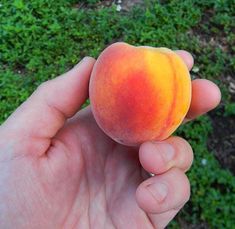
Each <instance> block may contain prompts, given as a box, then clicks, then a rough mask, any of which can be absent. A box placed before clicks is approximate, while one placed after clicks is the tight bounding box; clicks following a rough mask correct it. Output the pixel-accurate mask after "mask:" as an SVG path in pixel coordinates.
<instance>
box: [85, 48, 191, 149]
mask: <svg viewBox="0 0 235 229" xmlns="http://www.w3.org/2000/svg"><path fill="white" fill-rule="evenodd" d="M89 94H90V101H91V107H92V112H93V114H94V117H95V119H96V121H97V123H98V125H99V126H100V128H101V129H102V130H103V131H104V132H105V133H106V134H107V135H108V136H110V137H111V138H112V139H114V140H115V141H117V142H119V143H122V144H125V145H130V146H138V145H140V144H141V143H143V142H145V141H149V140H158V141H161V140H164V139H166V138H167V137H169V136H170V135H171V134H172V133H173V132H174V131H175V130H176V129H177V127H178V126H179V125H180V124H181V122H182V121H183V119H184V117H185V115H186V113H187V111H188V109H189V105H190V101H191V80H190V75H189V72H188V69H187V67H186V65H185V64H184V62H183V61H182V60H181V58H180V57H179V56H178V55H177V54H176V53H174V52H173V51H171V50H169V49H166V48H151V47H144V46H142V47H134V46H131V45H128V44H126V43H115V44H113V45H111V46H109V47H108V48H106V49H105V50H104V51H103V52H102V53H101V55H100V56H99V58H98V60H97V62H96V64H95V66H94V69H93V72H92V75H91V80H90V86H89Z"/></svg>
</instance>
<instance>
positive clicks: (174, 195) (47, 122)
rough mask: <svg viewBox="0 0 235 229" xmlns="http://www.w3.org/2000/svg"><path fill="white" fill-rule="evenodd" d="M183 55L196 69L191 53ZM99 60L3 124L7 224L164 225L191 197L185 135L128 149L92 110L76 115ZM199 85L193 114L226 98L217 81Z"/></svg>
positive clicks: (1, 175) (86, 62)
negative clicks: (103, 128)
mask: <svg viewBox="0 0 235 229" xmlns="http://www.w3.org/2000/svg"><path fill="white" fill-rule="evenodd" d="M178 54H179V55H180V56H181V57H182V58H183V60H184V61H185V63H186V64H187V66H188V68H189V69H191V67H192V65H193V59H192V57H191V55H190V54H188V53H187V52H185V51H178ZM94 62H95V60H94V59H92V58H85V59H83V61H81V62H80V64H78V65H77V66H75V67H74V68H73V69H72V70H71V71H69V72H67V73H65V74H64V75H62V76H60V77H57V78H56V79H53V80H50V81H48V82H46V83H43V84H42V85H41V86H40V87H39V88H38V89H37V90H36V91H35V92H34V93H33V95H32V96H31V97H30V98H29V99H28V100H27V101H26V102H25V103H23V104H22V105H21V106H20V107H19V108H18V109H17V110H16V111H15V112H14V113H13V114H12V115H11V116H10V117H9V118H8V119H7V120H6V122H5V123H3V125H2V126H1V127H0V187H1V188H0V228H4V229H8V228H17V229H18V228H19V229H21V228H24V229H25V228H30V229H31V228H33V229H36V228H40V229H41V228H43V229H47V228H53V229H54V228H68V229H70V228H79V229H80V228H82V229H83V228H164V227H165V226H166V225H167V224H168V223H169V221H170V220H171V219H172V218H173V217H174V216H175V215H176V214H177V212H178V211H179V210H180V208H182V206H183V205H184V204H185V203H186V201H187V200H188V199H189V195H190V186H189V182H188V179H187V177H186V175H185V171H187V170H188V169H189V167H190V165H191V163H192V160H193V153H192V149H191V147H190V145H189V144H188V143H187V142H186V141H185V140H183V139H182V138H179V137H170V138H168V139H167V140H165V141H162V142H146V143H144V144H142V145H141V147H140V149H136V148H132V147H126V146H123V145H120V144H118V143H116V142H114V141H113V140H111V139H110V138H109V137H108V136H106V135H105V134H104V133H103V132H102V131H101V130H100V129H99V128H98V126H97V124H96V122H95V120H94V118H93V116H92V113H91V110H90V107H87V108H85V109H83V110H81V111H79V112H78V113H76V112H77V111H78V110H79V108H80V106H81V105H82V104H83V102H84V101H85V99H86V98H87V95H88V83H89V77H90V73H91V70H92V67H93V64H94ZM192 85H193V98H192V104H191V108H190V111H189V113H188V115H187V118H189V119H192V118H195V117H196V116H198V115H201V114H202V113H205V112H207V111H209V110H210V109H212V108H214V107H215V106H216V105H217V104H218V103H219V101H220V92H219V90H218V88H217V87H216V86H215V85H214V84H213V83H212V82H209V81H207V80H195V81H193V83H192ZM205 98H206V99H205ZM150 172H151V173H154V174H156V176H154V177H149V175H148V174H149V173H150Z"/></svg>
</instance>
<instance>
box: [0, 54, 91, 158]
mask: <svg viewBox="0 0 235 229" xmlns="http://www.w3.org/2000/svg"><path fill="white" fill-rule="evenodd" d="M94 62H95V60H94V59H93V58H91V57H86V58H84V59H83V60H82V61H81V62H80V63H79V64H78V65H76V66H75V67H74V68H73V69H72V70H70V71H69V72H67V73H65V74H63V75H61V76H59V77H57V78H55V79H53V80H49V81H47V82H44V83H43V84H41V85H40V86H39V87H38V89H37V90H36V91H35V92H34V93H33V94H32V95H31V96H30V97H29V98H28V99H27V100H26V101H25V102H24V103H23V104H22V105H21V106H20V107H18V108H17V110H16V111H15V112H14V113H13V114H12V115H11V116H10V117H9V118H8V119H7V120H6V122H5V123H4V124H3V125H2V126H1V128H0V135H1V136H3V138H5V140H6V138H7V140H10V141H11V143H12V139H13V140H14V146H17V149H18V150H17V151H19V152H21V150H22V151H23V152H24V151H25V149H26V148H28V147H30V149H31V150H30V151H33V150H32V144H34V145H33V149H35V147H36V148H37V152H40V153H37V154H40V155H41V154H43V153H44V152H45V151H46V150H47V148H48V147H49V146H50V140H51V138H52V137H53V136H54V135H55V134H56V133H57V132H58V130H59V129H60V128H61V127H62V126H63V125H64V122H65V120H66V119H67V118H69V117H71V116H73V115H74V114H75V113H76V111H77V110H78V109H79V108H80V106H81V105H82V104H83V103H84V101H85V100H86V98H87V97H88V85H89V79H90V74H91V71H92V68H93V65H94ZM29 145H30V146H29ZM22 147H23V149H22ZM19 148H20V149H21V150H19ZM39 148H40V150H39ZM38 150H39V151H38Z"/></svg>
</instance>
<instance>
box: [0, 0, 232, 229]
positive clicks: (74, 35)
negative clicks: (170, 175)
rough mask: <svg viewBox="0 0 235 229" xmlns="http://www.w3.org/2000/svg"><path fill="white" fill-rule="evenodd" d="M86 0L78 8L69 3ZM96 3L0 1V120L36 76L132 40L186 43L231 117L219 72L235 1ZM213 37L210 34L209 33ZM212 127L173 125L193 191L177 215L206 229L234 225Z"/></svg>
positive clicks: (224, 66)
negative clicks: (187, 158) (186, 146)
mask: <svg viewBox="0 0 235 229" xmlns="http://www.w3.org/2000/svg"><path fill="white" fill-rule="evenodd" d="M78 2H80V3H83V4H84V3H85V4H84V5H85V6H86V7H85V8H77V7H75V6H76V4H77V3H78ZM97 2H99V1H97V0H90V1H65V0H59V1H55V0H32V1H23V0H14V1H7V0H2V1H1V7H0V18H1V20H0V123H1V122H3V121H4V120H5V119H6V118H7V117H8V116H9V115H10V114H11V112H12V111H13V110H14V109H15V108H16V107H17V106H18V105H19V104H20V103H21V102H23V101H24V100H25V99H26V98H27V97H28V96H29V95H30V94H31V92H32V91H33V90H35V89H36V87H37V86H38V85H39V84H40V83H41V82H43V81H45V80H47V79H50V78H54V77H55V76H57V75H59V74H61V73H63V72H65V71H66V70H68V69H69V68H71V67H72V66H73V65H74V64H76V63H77V62H78V61H79V60H80V59H81V58H82V57H84V56H86V55H89V56H93V57H97V56H98V55H99V53H100V51H101V50H102V49H103V48H104V47H106V46H107V45H108V44H110V43H113V42H115V41H119V40H120V41H125V42H128V43H131V44H133V45H151V46H166V47H169V48H171V49H187V50H188V51H190V52H192V53H193V55H194V57H195V66H196V67H197V70H198V72H197V73H194V72H192V75H193V76H195V75H196V76H200V77H203V78H207V79H210V80H212V81H214V82H216V83H218V84H219V85H220V87H221V90H222V92H223V102H222V104H224V105H225V113H224V114H221V115H223V116H231V115H234V102H232V101H231V96H230V94H229V91H228V89H227V85H224V84H223V83H222V82H221V76H225V75H231V76H232V75H233V74H234V72H235V71H234V70H235V57H234V51H235V42H234V41H235V35H234V33H233V32H232V31H233V30H234V28H235V18H234V15H235V13H234V12H235V9H234V7H235V1H234V0H224V1H221V0H215V1H212V0H208V1H203V0H200V1H196V0H195V1H194V0H182V1H180V0H171V1H159V2H162V3H159V2H158V1H150V0H149V1H146V3H145V7H144V8H138V7H135V8H133V9H132V10H131V11H130V12H128V13H127V12H117V11H116V8H115V7H114V6H113V7H110V8H101V7H100V8H99V7H98V8H97V7H96V5H95V3H97ZM212 38H213V39H212ZM211 131H212V125H211V123H210V120H209V118H208V117H207V116H205V117H202V118H200V119H198V120H196V121H194V122H192V123H189V124H187V125H185V126H183V127H181V128H180V130H179V131H178V134H180V135H181V136H183V137H185V138H186V139H188V140H189V141H190V143H191V145H192V146H193V149H194V152H195V161H194V165H193V167H192V169H191V170H190V172H188V175H189V178H190V181H191V185H192V197H191V200H190V202H189V203H188V204H187V205H186V206H185V208H184V209H183V210H182V212H181V213H180V214H179V216H178V218H177V219H178V220H177V219H176V220H174V221H173V222H172V223H171V225H170V226H169V227H170V228H179V227H180V224H179V219H183V220H184V221H186V222H188V223H191V224H199V223H200V222H206V223H207V224H208V225H209V226H210V228H233V226H234V225H235V218H234V215H235V194H234V193H235V178H234V176H233V175H232V174H231V173H230V172H229V171H227V170H224V169H222V168H221V167H220V165H219V163H218V161H217V160H216V159H215V158H214V156H213V154H212V153H211V152H209V151H208V149H207V144H206V143H207V139H208V136H209V134H210V132H211Z"/></svg>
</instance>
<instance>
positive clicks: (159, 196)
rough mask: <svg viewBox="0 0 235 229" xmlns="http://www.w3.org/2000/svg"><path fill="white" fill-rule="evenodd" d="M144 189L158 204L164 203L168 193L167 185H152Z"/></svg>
mask: <svg viewBox="0 0 235 229" xmlns="http://www.w3.org/2000/svg"><path fill="white" fill-rule="evenodd" d="M146 188H147V189H148V190H149V192H150V193H151V195H152V196H153V198H154V199H156V200H157V202H159V203H161V202H163V201H164V199H165V198H166V196H167V193H168V188H167V185H166V184H164V183H153V184H150V185H148V186H147V187H146Z"/></svg>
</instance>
